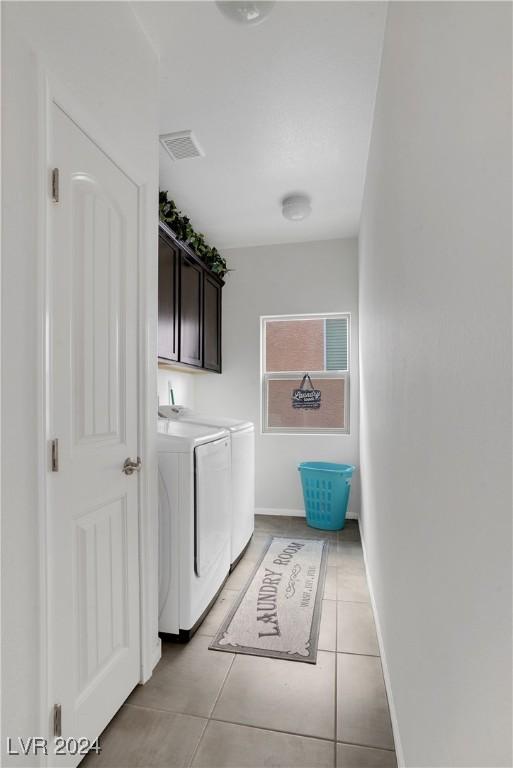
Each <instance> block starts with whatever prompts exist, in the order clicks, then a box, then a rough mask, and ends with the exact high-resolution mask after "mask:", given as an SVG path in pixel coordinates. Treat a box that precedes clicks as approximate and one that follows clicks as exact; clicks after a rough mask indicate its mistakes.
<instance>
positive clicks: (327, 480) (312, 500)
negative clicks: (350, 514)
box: [298, 461, 356, 531]
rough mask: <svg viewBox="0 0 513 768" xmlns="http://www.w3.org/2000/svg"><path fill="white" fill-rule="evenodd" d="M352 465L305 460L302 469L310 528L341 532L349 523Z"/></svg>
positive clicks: (300, 470) (300, 466)
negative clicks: (347, 518) (347, 521)
mask: <svg viewBox="0 0 513 768" xmlns="http://www.w3.org/2000/svg"><path fill="white" fill-rule="evenodd" d="M355 469H356V467H354V466H353V465H352V464H331V463H330V462H328V461H303V462H302V463H301V464H300V465H299V467H298V470H299V473H300V475H301V484H302V486H303V497H304V500H305V510H306V522H307V523H308V525H309V526H310V527H311V528H320V529H321V530H323V531H339V530H340V529H341V528H343V527H344V525H345V522H346V512H347V505H348V503H349V492H350V490H351V477H352V475H353V472H354V470H355Z"/></svg>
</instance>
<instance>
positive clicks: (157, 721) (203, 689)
mask: <svg viewBox="0 0 513 768" xmlns="http://www.w3.org/2000/svg"><path fill="white" fill-rule="evenodd" d="M289 533H293V534H295V535H298V536H309V537H316V538H320V537H322V538H328V539H329V543H330V547H329V560H328V574H327V578H326V586H325V591H324V600H323V610H322V619H321V629H320V636H319V652H318V657H317V664H316V665H312V664H302V663H300V662H293V661H284V660H281V659H269V658H265V657H258V656H245V655H242V654H231V653H221V652H219V651H209V650H208V644H209V642H210V641H211V638H212V637H213V636H214V635H215V633H216V631H217V629H218V627H219V625H220V623H221V620H222V619H223V617H224V615H225V613H226V612H227V610H228V609H229V607H230V606H231V605H232V603H233V601H234V600H235V598H236V597H237V594H238V592H239V590H241V589H242V588H243V587H244V585H245V583H246V581H247V579H248V578H249V576H250V575H251V573H252V571H253V568H254V566H255V563H256V561H257V559H258V558H259V556H260V554H261V553H262V551H263V548H264V546H265V544H266V541H267V540H268V538H269V536H270V535H272V534H275V535H278V534H289ZM100 745H101V747H102V752H101V753H100V755H98V756H97V755H93V754H91V755H89V756H88V757H87V758H85V760H84V761H83V762H82V766H87V768H131V767H133V768H186V767H187V766H191V767H192V768H264V766H265V767H266V768H267V767H268V766H272V767H273V768H395V766H396V765H397V764H396V759H395V752H394V741H393V736H392V728H391V725H390V716H389V711H388V703H387V697H386V693H385V687H384V682H383V674H382V670H381V660H380V658H379V649H378V644H377V639H376V631H375V627H374V619H373V615H372V610H371V607H370V602H369V592H368V589H367V583H366V579H365V571H364V566H363V556H362V548H361V543H360V535H359V531H358V525H357V523H356V522H355V521H348V522H347V523H346V527H345V529H344V530H343V531H340V532H338V533H325V532H322V531H315V530H313V529H312V528H308V527H307V526H306V523H305V521H304V520H303V519H300V518H291V517H288V518H287V517H270V516H257V521H256V529H255V535H254V537H253V540H252V542H251V545H250V547H249V548H248V551H247V552H246V554H245V556H244V558H243V559H242V560H241V561H240V563H239V565H238V566H237V568H236V569H235V570H234V572H233V573H232V574H231V575H230V577H229V578H228V580H227V582H226V584H225V587H224V589H223V591H222V593H221V595H220V596H219V598H218V600H217V602H216V604H215V605H214V607H213V609H212V610H211V612H210V614H209V615H208V617H207V618H206V619H205V621H204V622H203V624H202V626H201V627H200V629H199V630H198V632H197V634H196V635H195V637H194V638H193V639H192V640H191V641H190V642H189V643H188V644H187V645H175V644H170V643H165V644H164V645H163V648H162V659H161V661H160V663H159V664H158V666H157V668H156V669H155V672H154V674H153V677H152V678H151V679H150V680H149V681H148V682H147V683H146V685H144V686H139V687H138V688H137V689H136V690H135V691H134V692H133V693H132V695H131V696H130V697H129V698H128V699H127V701H126V702H125V704H124V706H123V707H122V708H121V710H120V711H119V712H118V714H117V715H116V717H115V718H114V719H113V720H112V722H111V723H110V725H109V726H108V728H107V729H106V730H105V731H104V733H103V734H102V736H101V738H100Z"/></svg>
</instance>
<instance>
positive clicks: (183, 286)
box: [180, 254, 203, 367]
mask: <svg viewBox="0 0 513 768" xmlns="http://www.w3.org/2000/svg"><path fill="white" fill-rule="evenodd" d="M202 289H203V270H202V269H201V267H200V266H198V265H197V264H196V263H195V262H194V261H192V260H190V259H188V258H187V256H186V255H185V254H182V259H181V269H180V298H181V300H180V360H181V362H182V363H188V364H189V365H196V366H200V367H201V364H202V360H201V353H202V348H201V347H202V325H203V317H202V315H203V312H202V309H203V306H202V305H203V301H202V294H203V290H202Z"/></svg>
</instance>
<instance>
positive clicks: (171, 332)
mask: <svg viewBox="0 0 513 768" xmlns="http://www.w3.org/2000/svg"><path fill="white" fill-rule="evenodd" d="M179 258H180V254H179V251H178V249H177V248H174V247H172V246H171V245H170V244H169V243H168V242H166V240H164V238H163V237H159V335H158V356H159V357H160V358H162V359H164V360H178V268H179Z"/></svg>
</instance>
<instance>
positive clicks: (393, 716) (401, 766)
mask: <svg viewBox="0 0 513 768" xmlns="http://www.w3.org/2000/svg"><path fill="white" fill-rule="evenodd" d="M360 532H361V531H360ZM362 549H363V559H364V562H365V573H366V575H367V584H368V586H369V593H370V599H371V606H372V612H373V614H374V622H375V624H376V634H377V636H378V645H379V655H380V656H381V666H382V668H383V677H384V679H385V688H386V692H387V697H388V707H389V709H390V720H391V721H392V732H393V734H394V743H395V754H396V758H397V766H398V768H405V766H406V763H405V760H404V753H403V747H402V743H401V736H400V734H399V723H398V721H397V711H396V708H395V703H394V696H393V693H392V684H391V681H390V674H389V672H388V664H387V657H386V654H385V648H384V646H383V635H382V633H381V624H380V621H379V615H378V611H377V608H376V600H375V599H374V590H373V588H372V579H371V577H370V573H369V568H368V564H367V555H366V552H365V542H364V540H363V536H362Z"/></svg>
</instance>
